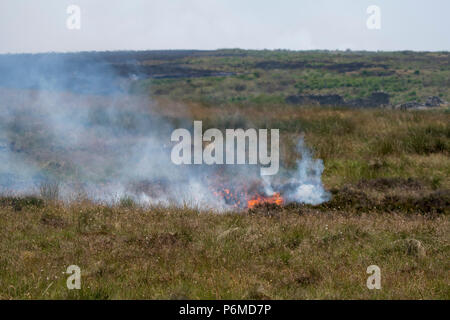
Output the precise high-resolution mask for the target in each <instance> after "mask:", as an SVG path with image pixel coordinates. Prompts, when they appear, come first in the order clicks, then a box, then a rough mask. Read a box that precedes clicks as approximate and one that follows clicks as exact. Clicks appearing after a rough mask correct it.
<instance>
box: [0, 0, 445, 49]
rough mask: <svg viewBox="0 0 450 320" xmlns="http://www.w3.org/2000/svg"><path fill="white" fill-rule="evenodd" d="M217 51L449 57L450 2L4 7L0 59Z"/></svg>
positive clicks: (256, 0) (210, 0)
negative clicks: (377, 15) (70, 25)
mask: <svg viewBox="0 0 450 320" xmlns="http://www.w3.org/2000/svg"><path fill="white" fill-rule="evenodd" d="M71 4H74V5H78V6H79V7H80V8H81V29H80V30H69V29H67V27H66V20H67V18H68V16H69V15H68V14H67V13H66V9H67V7H68V6H69V5H71ZM370 5H377V6H379V7H380V9H381V29H380V30H369V29H368V28H367V27H366V20H367V19H368V17H369V14H367V13H366V9H367V7H368V6H370ZM217 48H244V49H265V48H266V49H279V48H281V49H293V50H309V49H331V50H334V49H341V50H345V49H347V48H350V49H352V50H389V51H390V50H422V51H448V50H450V0H427V1H425V0H277V1H275V0H70V1H66V0H0V53H7V52H11V53H13V52H14V53H15V52H46V51H90V50H97V51H99V50H118V49H120V50H154V49H217Z"/></svg>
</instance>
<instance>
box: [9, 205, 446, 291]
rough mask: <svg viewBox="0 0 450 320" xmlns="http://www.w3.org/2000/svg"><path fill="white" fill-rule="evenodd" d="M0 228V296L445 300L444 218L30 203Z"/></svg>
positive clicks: (297, 210)
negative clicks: (78, 282)
mask: <svg viewBox="0 0 450 320" xmlns="http://www.w3.org/2000/svg"><path fill="white" fill-rule="evenodd" d="M331 212H332V213H331ZM0 225H1V226H2V228H1V229H0V257H1V258H0V298H2V299H38V298H44V299H55V298H58V299H61V298H62V299H65V298H83V299H123V298H124V299H129V298H137V299H141V298H146V299H148V298H152V299H153V298H156V299H176V298H190V299H199V298H204V299H215V298H216V299H241V298H250V299H282V298H285V299H431V298H432V299H449V298H450V284H449V277H448V276H449V274H448V270H449V261H450V260H449V242H448V240H449V239H448V234H449V231H450V230H449V220H448V215H438V216H434V217H433V218H430V217H428V218H427V217H425V216H422V215H417V214H409V215H406V214H395V213H390V214H387V213H385V214H383V213H381V214H380V213H375V212H368V213H363V214H359V215H357V214H346V213H345V212H344V211H336V210H333V211H326V210H325V211H324V210H320V211H319V210H316V209H314V208H290V209H289V208H284V209H283V208H267V210H266V209H264V208H261V210H257V211H255V212H253V214H252V213H251V212H245V213H228V214H215V213H211V212H198V211H196V210H191V209H180V208H165V209H164V208H147V209H143V208H136V207H134V208H126V207H123V206H117V207H109V206H102V205H94V204H90V203H77V204H73V205H62V204H55V203H53V204H48V205H43V204H42V203H32V204H30V205H24V206H23V207H21V208H20V210H17V208H15V207H14V206H11V205H8V204H4V205H3V206H2V207H1V208H0ZM408 239H415V240H418V241H419V242H420V243H419V244H418V245H417V244H416V242H415V241H413V240H408ZM417 246H420V248H417ZM72 264H76V265H78V266H80V267H81V270H82V289H81V290H80V291H77V290H72V291H70V290H68V289H67V288H66V278H67V276H68V275H64V274H63V272H64V271H65V270H66V268H67V267H68V266H69V265H72ZM372 264H376V265H378V266H379V267H380V268H381V275H382V289H381V290H375V291H372V290H368V289H367V288H366V279H367V277H368V275H367V274H366V268H367V267H368V266H369V265H372Z"/></svg>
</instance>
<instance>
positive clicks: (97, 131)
mask: <svg viewBox="0 0 450 320" xmlns="http://www.w3.org/2000/svg"><path fill="white" fill-rule="evenodd" d="M91 60H92V59H91ZM91 60H89V59H86V57H85V55H84V54H80V56H79V57H77V56H76V55H72V54H68V55H56V54H46V55H22V56H21V55H12V56H9V55H8V56H0V193H14V194H26V193H38V192H39V189H40V186H42V185H46V184H47V185H48V184H50V185H51V184H57V185H58V188H59V189H60V190H59V197H60V198H61V199H63V200H66V201H71V200H75V199H78V198H79V197H86V198H89V199H92V200H94V201H101V202H107V203H117V202H119V201H121V199H124V198H131V199H133V200H134V201H136V202H139V203H142V204H153V205H179V206H180V205H188V206H198V207H201V208H204V209H214V210H226V209H230V208H233V207H234V206H235V204H236V202H235V201H234V202H233V201H231V202H230V199H228V200H227V198H226V197H223V196H221V195H219V196H218V195H217V193H216V191H218V190H220V189H221V188H225V187H229V186H237V189H239V188H240V187H241V186H242V187H243V188H241V189H246V190H247V189H248V190H249V191H248V192H249V193H251V192H253V191H255V192H260V190H259V189H261V188H262V189H264V190H265V191H264V192H265V193H266V194H267V195H270V194H273V193H274V192H275V191H280V192H282V194H283V195H284V196H285V199H286V201H288V202H301V203H310V204H318V203H321V202H323V201H325V200H327V198H328V194H327V193H326V192H325V190H324V188H323V186H322V183H321V174H322V171H323V164H322V162H321V161H320V160H314V159H312V155H311V153H310V152H309V151H308V149H307V148H306V147H305V146H304V143H303V141H300V143H299V152H300V153H301V154H302V158H301V160H299V161H298V165H297V170H296V171H292V172H289V173H288V174H287V175H286V177H288V178H287V182H286V181H285V182H284V183H283V184H282V185H281V187H280V186H278V187H274V186H272V184H271V182H270V180H269V179H265V180H263V179H262V178H261V177H260V176H259V168H256V167H255V166H242V165H240V166H219V167H215V166H207V165H191V166H177V165H175V164H173V163H172V162H171V161H170V151H171V148H172V143H171V141H170V136H171V132H172V131H173V130H174V129H176V128H179V127H184V128H191V127H192V119H184V120H183V119H181V120H180V118H171V117H169V116H164V115H162V114H161V112H160V111H161V110H160V109H161V106H159V105H158V104H157V103H156V102H155V101H152V100H151V99H149V98H148V97H146V96H145V97H144V96H140V95H130V94H128V93H127V92H128V89H129V88H128V86H129V84H130V83H132V82H133V81H135V79H136V78H138V77H139V75H137V76H136V74H135V73H136V70H133V73H130V74H127V72H123V66H121V71H120V72H117V71H116V69H114V67H113V65H114V64H112V63H105V62H104V61H103V60H101V59H100V60H99V61H91ZM242 194H243V193H240V195H239V196H238V197H240V198H242V197H244V196H242ZM246 196H247V197H248V193H247V195H246ZM240 200H242V201H243V200H244V199H240ZM240 200H239V204H240V207H242V203H241V201H240Z"/></svg>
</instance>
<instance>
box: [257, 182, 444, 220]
mask: <svg viewBox="0 0 450 320" xmlns="http://www.w3.org/2000/svg"><path fill="white" fill-rule="evenodd" d="M330 192H331V194H332V197H331V199H330V200H329V201H328V202H325V203H323V204H320V205H317V206H312V205H304V204H297V203H289V204H285V205H284V206H278V205H275V204H262V205H258V206H256V207H255V208H254V209H251V210H249V211H250V213H254V214H266V215H273V214H277V213H280V212H282V211H284V210H288V211H290V210H294V211H298V212H299V213H305V212H309V211H311V210H313V211H330V210H331V211H340V212H342V211H344V212H348V213H370V212H378V213H408V214H420V215H426V216H430V217H432V216H436V215H448V214H449V213H450V190H448V189H437V190H433V189H432V188H429V187H428V186H427V185H426V184H424V183H422V182H421V181H419V180H416V179H412V178H409V179H401V178H379V179H373V180H362V181H360V182H358V183H355V184H346V185H344V186H342V187H341V188H337V189H332V190H330Z"/></svg>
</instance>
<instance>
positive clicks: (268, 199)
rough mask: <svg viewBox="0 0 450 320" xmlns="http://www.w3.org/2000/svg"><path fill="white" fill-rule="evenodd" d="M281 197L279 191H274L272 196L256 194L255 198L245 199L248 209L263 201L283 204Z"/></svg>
mask: <svg viewBox="0 0 450 320" xmlns="http://www.w3.org/2000/svg"><path fill="white" fill-rule="evenodd" d="M283 201H284V200H283V197H282V196H281V195H280V193H279V192H276V193H274V195H273V196H270V197H263V196H260V195H258V196H256V198H254V199H252V200H248V201H247V207H248V208H249V209H251V208H254V207H255V206H257V205H259V204H263V203H274V204H277V205H282V204H283Z"/></svg>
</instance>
